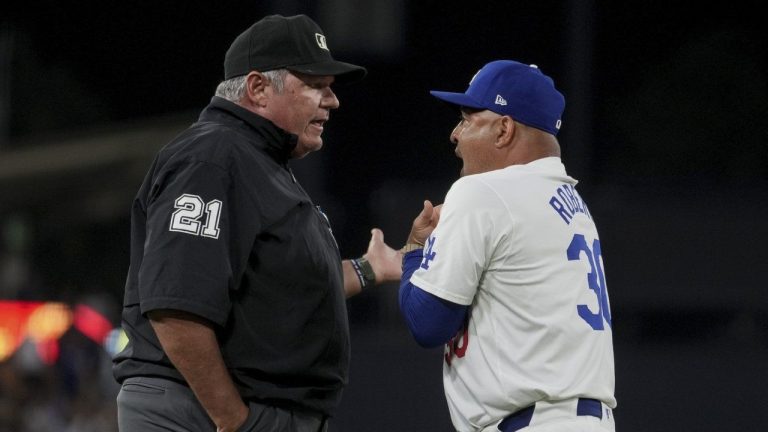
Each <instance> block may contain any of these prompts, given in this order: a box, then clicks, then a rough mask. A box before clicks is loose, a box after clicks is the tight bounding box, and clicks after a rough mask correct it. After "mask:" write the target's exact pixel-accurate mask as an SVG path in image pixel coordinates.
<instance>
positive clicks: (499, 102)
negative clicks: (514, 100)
mask: <svg viewBox="0 0 768 432" xmlns="http://www.w3.org/2000/svg"><path fill="white" fill-rule="evenodd" d="M494 103H495V104H496V105H502V106H503V105H506V104H507V100H506V99H504V98H503V97H501V95H496V102H494Z"/></svg>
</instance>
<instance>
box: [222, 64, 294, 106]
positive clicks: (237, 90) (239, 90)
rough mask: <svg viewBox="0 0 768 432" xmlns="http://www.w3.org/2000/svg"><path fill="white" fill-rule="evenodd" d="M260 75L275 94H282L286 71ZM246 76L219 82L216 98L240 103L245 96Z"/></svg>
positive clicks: (274, 71)
mask: <svg viewBox="0 0 768 432" xmlns="http://www.w3.org/2000/svg"><path fill="white" fill-rule="evenodd" d="M261 74H262V75H264V77H265V78H266V79H268V80H269V82H270V84H271V85H272V87H273V88H274V89H275V93H277V94H281V93H282V92H283V90H284V89H285V76H286V75H288V70H287V69H275V70H271V71H266V72H262V73H261ZM247 76H248V75H242V76H239V77H234V78H230V79H228V80H225V81H222V82H220V83H219V85H218V86H217V87H216V96H218V97H221V98H224V99H226V100H228V101H230V102H235V103H237V102H240V100H241V99H242V98H243V96H245V82H246V80H245V78H246V77H247Z"/></svg>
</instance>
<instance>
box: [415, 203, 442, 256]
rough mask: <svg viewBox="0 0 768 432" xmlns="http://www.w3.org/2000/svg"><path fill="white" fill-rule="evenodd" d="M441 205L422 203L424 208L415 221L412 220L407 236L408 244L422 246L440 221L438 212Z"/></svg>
mask: <svg viewBox="0 0 768 432" xmlns="http://www.w3.org/2000/svg"><path fill="white" fill-rule="evenodd" d="M442 208H443V205H442V204H440V205H438V206H436V207H435V206H433V205H432V203H431V202H430V201H429V200H425V201H424V208H423V209H422V210H421V213H419V215H418V216H416V219H414V220H413V225H412V226H411V233H410V234H409V235H408V243H417V244H420V245H423V244H424V242H425V241H427V238H428V237H429V235H430V234H432V231H433V230H434V229H435V227H437V223H438V221H440V211H441V210H442Z"/></svg>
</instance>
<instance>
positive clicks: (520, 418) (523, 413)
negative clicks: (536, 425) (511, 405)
mask: <svg viewBox="0 0 768 432" xmlns="http://www.w3.org/2000/svg"><path fill="white" fill-rule="evenodd" d="M535 408H536V405H531V406H529V407H528V408H523V409H521V410H519V411H517V412H514V413H512V414H510V415H508V416H506V417H505V418H504V420H502V421H501V423H499V430H500V431H501V432H515V431H516V430H520V429H522V428H524V427H526V426H528V425H529V424H531V418H533V410H534V409H535ZM576 415H577V416H592V417H597V418H599V419H602V418H603V405H602V404H601V403H600V401H599V400H597V399H587V398H579V402H578V404H576Z"/></svg>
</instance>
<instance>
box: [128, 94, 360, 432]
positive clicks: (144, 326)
mask: <svg viewBox="0 0 768 432" xmlns="http://www.w3.org/2000/svg"><path fill="white" fill-rule="evenodd" d="M296 140H297V137H296V136H295V135H292V134H288V133H286V132H285V131H283V130H282V129H280V128H278V127H276V126H275V125H274V124H272V123H271V122H269V121H267V120H266V119H263V118H262V117H260V116H258V115H256V114H254V113H252V112H250V111H249V110H247V109H245V108H242V107H240V106H238V105H236V104H234V103H232V102H229V101H227V100H225V99H222V98H218V97H214V98H213V100H212V101H211V103H210V104H209V105H208V107H206V108H205V110H204V111H203V112H202V114H201V115H200V118H199V120H198V121H197V122H196V123H195V124H193V125H192V126H191V127H190V128H189V129H187V130H186V131H184V132H183V133H182V134H181V135H179V136H178V137H177V138H176V139H174V140H173V141H172V142H170V143H169V144H168V145H167V146H166V147H164V148H163V150H161V151H160V152H159V154H158V156H157V157H156V159H155V161H154V163H153V165H152V167H151V169H150V171H149V173H148V174H147V176H146V178H145V179H144V182H143V184H142V186H141V189H140V190H139V193H138V195H137V197H136V199H135V201H134V203H133V208H132V227H131V228H132V234H131V235H132V237H131V265H130V270H129V275H128V279H127V282H126V290H125V298H124V309H123V316H122V320H123V322H122V324H123V328H124V329H125V331H126V333H127V335H128V338H129V343H128V346H127V347H126V348H125V350H123V351H122V352H121V353H120V354H118V355H117V356H116V358H115V359H114V374H115V377H116V379H117V380H118V381H119V382H120V383H122V384H123V387H122V391H121V395H120V398H135V399H134V400H133V401H132V402H133V403H132V404H130V405H132V406H134V407H136V406H138V405H136V404H135V402H137V400H138V399H140V400H141V404H143V407H144V408H142V409H146V410H156V411H158V412H161V411H164V410H167V409H168V408H167V407H168V405H169V404H177V403H179V401H178V400H177V398H186V399H188V403H190V404H193V405H196V407H195V409H190V410H189V411H188V414H189V413H193V412H194V413H197V414H194V415H197V416H198V417H199V419H197V420H195V419H194V418H190V419H188V420H189V421H191V422H198V423H200V422H207V423H208V424H209V425H210V427H211V428H212V429H211V430H214V429H215V426H214V425H213V423H212V422H211V420H210V419H209V418H208V417H207V416H205V411H204V410H203V409H202V408H201V407H200V406H199V403H198V402H197V400H196V399H195V397H194V394H192V392H191V390H190V389H189V388H188V387H187V386H186V384H185V380H184V378H183V377H182V376H181V374H180V373H179V372H178V371H177V370H176V369H175V368H174V366H173V364H172V363H171V361H170V360H169V359H168V357H167V356H166V354H165V353H164V351H163V349H162V347H161V345H160V343H159V341H158V338H157V336H156V334H155V332H154V331H153V329H152V327H151V324H150V322H149V320H148V318H147V317H146V314H147V312H149V311H152V310H158V309H173V310H180V311H185V312H189V313H192V314H194V315H197V316H200V317H203V318H205V319H207V320H209V321H210V322H212V323H214V324H215V325H216V326H215V328H216V329H217V338H218V341H219V344H220V349H221V353H222V356H223V358H224V362H225V364H226V365H227V367H228V369H229V372H230V374H231V376H232V378H233V381H234V383H235V385H236V386H237V388H238V390H239V392H240V394H241V395H242V397H243V399H244V400H245V401H247V402H248V403H249V409H250V415H249V419H248V420H247V421H246V425H244V427H243V428H241V430H248V429H247V427H248V423H250V424H253V423H255V421H256V417H259V416H261V417H262V419H261V420H262V421H263V420H264V416H268V415H271V414H268V413H267V412H266V411H264V409H265V407H270V408H274V407H277V408H278V409H283V408H284V409H285V412H288V413H289V415H291V416H306V417H307V418H309V419H310V420H312V421H315V424H317V425H318V429H320V430H322V429H323V426H322V425H323V424H324V423H325V419H326V418H327V416H329V415H330V414H332V412H333V410H334V408H335V407H336V405H337V404H338V402H339V399H340V396H341V390H342V387H343V386H344V384H345V383H346V381H347V370H348V365H349V358H350V346H349V328H348V324H347V319H346V313H347V312H346V305H345V295H344V291H343V273H342V267H341V257H340V256H339V251H338V248H337V246H336V242H335V240H334V238H333V235H332V233H331V231H330V226H329V224H328V221H327V219H326V218H325V216H324V215H323V214H322V213H321V212H320V211H319V210H318V208H316V207H315V206H314V205H313V204H312V202H311V200H310V198H309V196H308V195H307V194H306V193H305V191H304V190H303V189H302V188H301V186H300V185H299V184H298V183H297V182H296V179H295V178H294V176H293V174H292V173H291V171H290V169H289V168H288V166H287V161H288V159H289V157H290V154H291V151H292V150H293V148H294V146H295V145H296ZM120 398H118V403H121V400H120ZM185 403H187V402H182V405H183V404H185ZM135 414H136V415H141V413H135ZM126 415H127V416H128V418H130V416H131V414H130V412H126ZM189 416H193V414H189ZM182 417H183V414H182ZM273 421H274V422H280V421H281V420H280V419H279V418H275V419H274V420H273ZM197 426H198V427H200V429H205V428H207V427H208V425H206V424H202V425H197ZM176 427H179V426H178V425H176ZM182 429H183V426H182Z"/></svg>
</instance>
